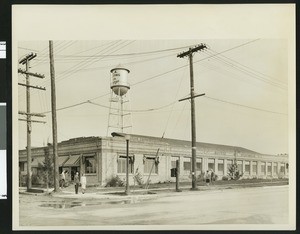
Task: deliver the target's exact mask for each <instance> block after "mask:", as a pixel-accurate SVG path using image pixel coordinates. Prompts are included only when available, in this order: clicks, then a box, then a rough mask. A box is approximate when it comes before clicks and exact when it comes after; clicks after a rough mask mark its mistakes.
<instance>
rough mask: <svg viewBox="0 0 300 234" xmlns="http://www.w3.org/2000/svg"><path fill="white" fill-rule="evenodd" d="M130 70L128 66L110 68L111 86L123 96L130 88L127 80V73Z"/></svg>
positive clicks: (116, 92) (117, 93)
mask: <svg viewBox="0 0 300 234" xmlns="http://www.w3.org/2000/svg"><path fill="white" fill-rule="evenodd" d="M129 72H130V71H129V70H128V69H126V68H121V67H118V68H114V69H111V70H110V73H111V86H110V88H111V89H112V90H113V92H114V93H115V94H116V95H119V96H123V95H124V94H126V93H127V91H128V90H129V89H130V86H129V84H128V81H127V75H128V73H129Z"/></svg>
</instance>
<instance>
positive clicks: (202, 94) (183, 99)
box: [178, 93, 205, 102]
mask: <svg viewBox="0 0 300 234" xmlns="http://www.w3.org/2000/svg"><path fill="white" fill-rule="evenodd" d="M204 95H205V93H201V94H198V95H194V96H193V97H187V98H182V99H179V100H178V101H179V102H181V101H185V100H188V99H192V98H196V97H200V96H204Z"/></svg>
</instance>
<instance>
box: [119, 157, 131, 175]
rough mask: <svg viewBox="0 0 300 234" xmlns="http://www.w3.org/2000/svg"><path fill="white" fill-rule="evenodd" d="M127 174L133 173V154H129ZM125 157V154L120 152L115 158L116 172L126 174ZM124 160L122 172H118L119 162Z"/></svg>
mask: <svg viewBox="0 0 300 234" xmlns="http://www.w3.org/2000/svg"><path fill="white" fill-rule="evenodd" d="M128 157H129V165H128V166H129V174H133V173H134V155H129V156H128ZM126 158H127V156H126V155H124V154H120V155H118V158H117V174H126ZM123 161H125V165H124V172H122V171H121V172H120V171H119V163H120V162H123Z"/></svg>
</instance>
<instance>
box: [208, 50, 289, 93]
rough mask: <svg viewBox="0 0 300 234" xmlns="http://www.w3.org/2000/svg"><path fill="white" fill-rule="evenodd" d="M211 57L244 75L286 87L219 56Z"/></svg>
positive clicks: (279, 86)
mask: <svg viewBox="0 0 300 234" xmlns="http://www.w3.org/2000/svg"><path fill="white" fill-rule="evenodd" d="M207 54H209V55H211V53H207ZM213 59H216V60H219V61H221V62H222V63H224V64H225V65H226V66H228V67H230V68H233V69H236V70H238V71H239V72H242V73H244V74H246V75H248V76H251V77H253V78H255V79H258V80H260V81H263V82H265V83H268V84H270V85H273V86H276V87H278V88H281V89H286V87H283V85H282V84H278V83H277V82H274V81H271V80H269V79H266V78H263V77H261V76H258V75H257V74H255V73H253V72H251V71H248V70H246V69H244V68H242V67H239V66H237V65H235V64H233V63H230V62H228V61H226V60H224V59H222V58H219V57H213Z"/></svg>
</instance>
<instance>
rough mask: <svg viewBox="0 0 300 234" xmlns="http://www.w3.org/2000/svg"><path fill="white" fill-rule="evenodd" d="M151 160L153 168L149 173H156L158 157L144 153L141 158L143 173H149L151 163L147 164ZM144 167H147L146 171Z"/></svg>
mask: <svg viewBox="0 0 300 234" xmlns="http://www.w3.org/2000/svg"><path fill="white" fill-rule="evenodd" d="M153 161H154V170H152V172H151V174H155V175H158V172H159V170H158V164H159V157H156V156H152V155H144V158H143V165H144V174H150V171H151V168H152V164H149V166H148V163H150V162H151V163H153ZM146 165H147V166H146ZM148 167H149V168H148ZM146 169H147V171H146ZM148 170H149V171H148Z"/></svg>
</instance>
